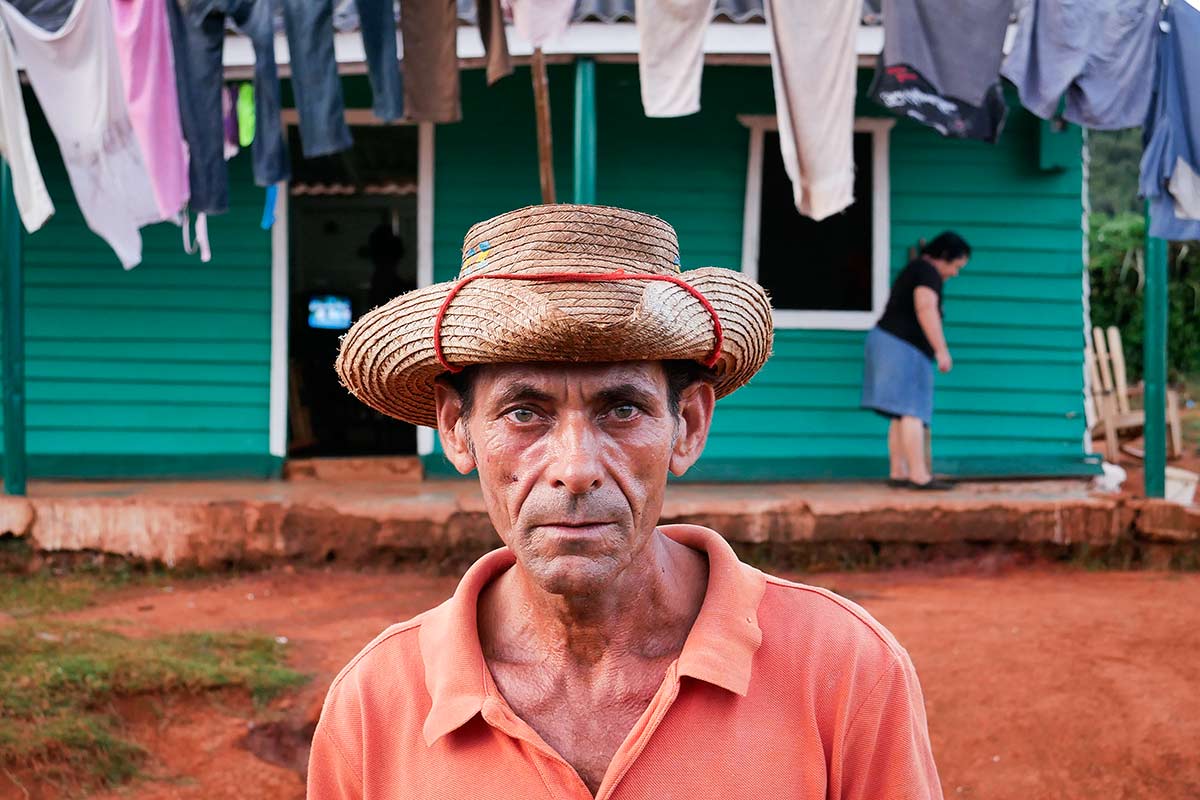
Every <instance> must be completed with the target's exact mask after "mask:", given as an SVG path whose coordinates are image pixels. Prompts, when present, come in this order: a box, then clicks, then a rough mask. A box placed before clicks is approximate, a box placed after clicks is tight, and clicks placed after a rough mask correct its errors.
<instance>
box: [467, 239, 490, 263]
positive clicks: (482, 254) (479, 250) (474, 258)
mask: <svg viewBox="0 0 1200 800" xmlns="http://www.w3.org/2000/svg"><path fill="white" fill-rule="evenodd" d="M491 248H492V246H491V244H489V243H488V242H480V243H479V244H478V245H476V246H475V247H472V248H471V249H470V250H468V251H467V254H466V255H465V256H463V262H462V268H463V269H468V268H469V267H474V266H481V265H483V264H486V263H487V251H488V250H490V249H491Z"/></svg>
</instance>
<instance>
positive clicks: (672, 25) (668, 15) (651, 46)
mask: <svg viewBox="0 0 1200 800" xmlns="http://www.w3.org/2000/svg"><path fill="white" fill-rule="evenodd" d="M714 5H716V0H637V1H636V3H635V4H634V7H635V11H634V15H635V19H636V20H637V30H638V77H639V79H640V81H641V85H642V107H643V108H645V110H646V116H647V117H682V116H686V115H687V114H695V113H696V112H697V111H699V110H700V78H701V76H702V73H703V71H704V31H705V29H706V28H708V22H709V20H710V19H712V14H713V6H714Z"/></svg>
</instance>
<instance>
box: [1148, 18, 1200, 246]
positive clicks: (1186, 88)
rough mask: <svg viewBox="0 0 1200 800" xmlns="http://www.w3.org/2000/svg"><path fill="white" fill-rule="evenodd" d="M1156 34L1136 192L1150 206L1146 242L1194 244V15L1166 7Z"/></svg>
mask: <svg viewBox="0 0 1200 800" xmlns="http://www.w3.org/2000/svg"><path fill="white" fill-rule="evenodd" d="M1156 30H1157V37H1156V38H1157V39H1158V57H1157V67H1156V69H1155V72H1154V100H1153V102H1152V103H1151V106H1150V114H1149V116H1148V117H1147V118H1146V125H1145V129H1144V130H1143V133H1144V135H1145V137H1146V151H1145V153H1143V154H1142V174H1141V179H1140V181H1139V184H1138V188H1139V190H1140V191H1141V193H1142V196H1143V197H1145V198H1146V199H1147V200H1149V201H1150V235H1151V236H1156V237H1158V238H1160V239H1170V240H1173V241H1185V240H1191V239H1200V9H1197V8H1196V7H1194V6H1191V5H1189V4H1188V3H1185V2H1176V3H1171V4H1170V5H1168V6H1167V7H1166V8H1165V9H1164V10H1163V12H1162V25H1161V26H1158V27H1157V28H1156Z"/></svg>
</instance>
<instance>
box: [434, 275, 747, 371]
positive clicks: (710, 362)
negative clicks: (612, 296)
mask: <svg viewBox="0 0 1200 800" xmlns="http://www.w3.org/2000/svg"><path fill="white" fill-rule="evenodd" d="M481 278H489V279H491V280H509V281H544V282H546V283H601V282H607V281H665V282H666V283H673V284H675V285H676V286H678V287H680V288H681V289H683V290H684V291H686V292H687V293H688V294H690V295H691V296H692V297H694V298H696V299H697V300H699V301H700V305H702V306H704V310H705V311H707V312H708V313H709V314H710V315H711V316H712V321H713V336H714V338H715V340H716V341H715V342H714V343H713V351H712V354H711V355H710V356H709V357H708V358H706V359H704V361H702V362H700V363H701V364H703V365H704V366H705V367H709V368H710V369H711V368H712V367H714V366H716V364H717V361H718V360H719V359H720V357H721V344H722V342H723V341H724V334H723V333H722V331H721V319H720V317H718V316H717V310H716V309H715V308H713V305H712V303H710V302H708V298H707V297H705V296H704V295H703V294H701V293H700V290H699V289H697V288H696V287H695V286H692V285H691V284H690V283H688V282H687V281H685V280H684V279H683V278H681V277H679V276H678V275H641V274H637V273H629V272H625V271H624V270H617V271H616V272H600V273H596V272H525V273H518V274H510V275H495V274H492V275H488V274H475V275H469V276H467V277H466V278H463V279H462V280H460V281H458V282H457V283H455V284H454V286H453V287H451V289H450V291H449V293H448V294H447V295H446V299H445V300H443V301H442V307H441V308H439V309H438V313H437V317H436V318H435V319H434V321H433V352H434V355H435V356H437V360H438V363H439V364H441V365H442V366H443V367H445V368H446V371H447V372H462V370H463V368H462V367H455V366H452V365H451V364H450V362H449V361H447V360H446V356H445V355H444V354H443V353H442V319H443V318H444V317H445V316H446V311H447V310H448V309H449V308H450V302H451V301H452V300H454V296H455V295H457V294H458V292H459V290H460V289H462V288H463V287H464V286H466V285H467V284H468V283H470V282H471V281H475V280H479V279H481Z"/></svg>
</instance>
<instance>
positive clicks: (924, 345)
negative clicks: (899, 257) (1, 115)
mask: <svg viewBox="0 0 1200 800" xmlns="http://www.w3.org/2000/svg"><path fill="white" fill-rule="evenodd" d="M918 286H928V287H929V288H930V289H933V291H935V292H937V298H938V314H941V313H942V274H941V273H940V272H938V271H937V267H935V266H933V264H930V263H929V262H928V261H926V260H925V259H923V258H918V259H916V260H914V261H911V262H909V264H908V266H907V267H905V268H904V269H903V270H901V271H900V274H899V275H897V276H896V282H895V283H893V284H892V294H891V296H890V297H889V298H888V302H887V308H885V309H884V310H883V316H882V317H880V318H879V327H880V328H882V329H883V330H885V331H887V332H888V333H890V334H892V335H893V336H898V337H900V338H901V339H903V340H904V341H906V342H908V343H909V344H911V345H912V346H913V347H915V348H917V349H918V350H920V351H921V352H923V353H924V354H925V355H927V356H929V357H930V358H933V357H934V354H933V345H931V344H930V343H929V339H927V338H926V337H925V331H923V330H921V322H920V321H919V320H918V319H917V307H916V304H915V303H913V292H915V291H916V290H917V287H918Z"/></svg>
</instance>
